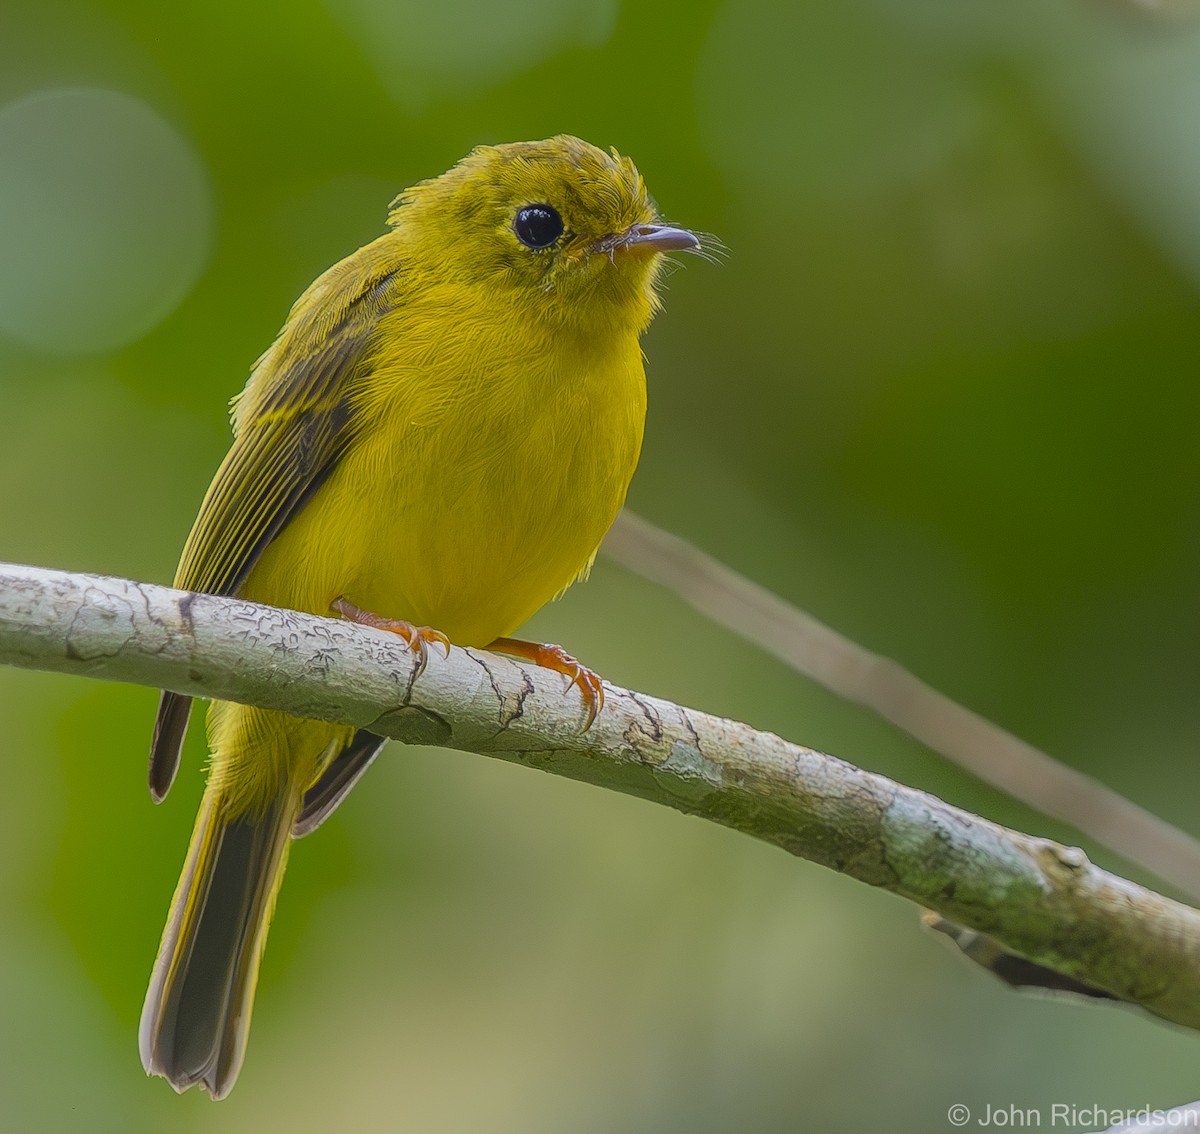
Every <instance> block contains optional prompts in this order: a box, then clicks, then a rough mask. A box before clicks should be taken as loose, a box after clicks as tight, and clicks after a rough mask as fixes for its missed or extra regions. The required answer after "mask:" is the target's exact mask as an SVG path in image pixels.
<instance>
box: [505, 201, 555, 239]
mask: <svg viewBox="0 0 1200 1134" xmlns="http://www.w3.org/2000/svg"><path fill="white" fill-rule="evenodd" d="M513 232H515V233H516V234H517V239H518V240H519V241H520V242H521V243H522V244H524V245H525V246H526V247H528V248H549V247H550V245H551V244H553V243H554V242H555V241H556V240H557V239H558V238H559V237H560V236H562V234H563V222H562V217H560V216H559V215H558V212H557V210H555V209H554V208H552V207H551V206H550V205H526V206H525V207H524V208H522V209H519V210H518V211H517V219H516V220H514V221H513Z"/></svg>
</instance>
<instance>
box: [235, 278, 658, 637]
mask: <svg viewBox="0 0 1200 1134" xmlns="http://www.w3.org/2000/svg"><path fill="white" fill-rule="evenodd" d="M468 300H469V302H467V301H468ZM639 330H640V328H639V327H637V326H636V325H631V326H630V327H629V328H628V331H627V332H624V333H622V332H620V331H618V332H617V333H614V330H613V328H612V327H611V325H609V326H605V327H603V328H602V329H601V330H600V331H596V332H593V333H586V332H584V331H583V330H581V329H579V328H571V327H566V326H561V325H559V326H556V325H553V324H548V323H537V322H533V321H531V320H529V318H528V317H527V314H526V313H523V312H521V311H519V310H516V309H515V308H514V306H513V305H512V304H511V303H510V302H496V301H495V299H494V297H491V296H489V295H488V294H487V293H480V294H478V295H474V296H464V295H463V294H462V292H461V290H459V291H455V290H452V289H445V290H439V289H437V288H429V289H427V291H426V293H425V294H424V295H423V296H422V297H421V300H420V302H419V303H415V304H412V305H409V306H406V307H405V308H403V309H400V310H397V311H395V312H393V313H391V314H390V315H388V316H386V317H385V319H384V321H383V323H382V324H381V326H380V329H379V335H378V344H379V346H378V352H377V355H376V362H375V364H374V366H373V367H372V368H371V370H370V372H369V374H368V375H367V376H366V377H365V378H364V380H363V381H362V382H361V384H360V385H359V387H358V388H357V390H356V391H355V394H354V398H353V412H354V415H355V420H356V421H357V422H359V423H360V425H359V427H358V432H357V434H356V438H355V441H354V442H353V444H352V445H351V447H350V449H349V451H348V452H347V453H346V454H345V455H344V456H343V457H342V459H341V461H340V463H339V465H338V467H337V469H336V470H335V471H334V472H333V474H332V475H331V476H330V477H329V479H328V480H327V481H326V482H325V484H324V485H323V486H322V487H321V488H320V490H319V491H318V492H317V493H316V495H315V496H314V497H313V498H312V500H311V501H310V502H309V503H308V504H307V505H306V506H305V507H304V509H303V511H302V512H301V513H300V515H298V516H297V517H296V518H294V519H293V520H292V521H291V523H290V524H289V525H288V526H287V527H286V528H285V529H284V531H283V532H282V533H281V534H280V535H279V537H278V538H277V539H276V540H275V541H274V543H273V544H272V545H271V546H270V547H269V548H268V549H267V550H266V552H265V553H264V554H263V556H262V559H261V560H260V561H259V563H258V565H257V566H256V567H255V569H254V571H253V572H252V574H251V576H250V578H249V580H248V582H247V584H246V586H245V588H244V593H245V594H246V596H247V597H250V598H255V599H258V600H260V601H263V602H269V603H274V604H277V605H283V606H288V607H292V608H294V609H301V610H310V611H312V612H314V613H326V612H328V609H329V604H330V603H331V602H332V601H333V600H334V599H335V598H337V597H339V596H340V595H345V596H346V597H348V598H349V599H350V600H351V601H352V602H354V603H355V604H356V605H358V606H360V607H362V608H364V609H366V610H370V611H372V612H374V613H376V614H380V615H383V616H385V617H390V618H402V619H405V620H407V621H410V622H413V623H416V624H418V625H429V626H433V627H436V628H437V629H439V630H442V631H443V632H444V633H446V634H447V635H448V636H449V637H450V638H451V640H453V641H454V642H456V643H458V644H461V645H486V644H487V643H488V642H490V641H492V640H493V639H495V638H497V637H501V636H506V635H509V634H511V633H512V632H513V631H514V630H515V629H516V628H517V627H518V626H519V625H520V624H521V623H522V622H523V621H525V619H526V618H528V617H529V616H530V615H531V614H532V613H533V612H534V611H535V610H537V609H538V608H539V607H540V606H542V605H543V604H544V603H546V602H547V601H549V600H550V599H551V598H553V597H554V596H555V595H557V594H558V593H559V592H561V591H562V590H563V589H564V588H566V587H567V586H569V585H570V584H571V582H572V581H574V580H575V579H576V578H577V577H579V575H580V574H581V573H583V572H585V571H586V570H587V567H588V566H589V565H590V563H591V560H592V557H593V556H594V554H595V550H596V547H597V546H598V544H599V542H600V540H601V538H602V537H603V535H604V533H605V532H606V531H607V530H608V527H609V526H610V524H611V523H612V521H613V519H614V518H615V516H616V514H617V512H618V510H619V509H620V507H621V505H622V503H623V501H624V499H625V493H626V490H627V488H628V486H629V481H630V478H631V477H632V475H633V471H634V467H635V465H636V463H637V458H638V452H639V449H640V447H641V440H642V427H643V422H644V419H645V407H646V395H645V376H644V372H643V368H642V357H641V351H640V348H639V346H638V331H639Z"/></svg>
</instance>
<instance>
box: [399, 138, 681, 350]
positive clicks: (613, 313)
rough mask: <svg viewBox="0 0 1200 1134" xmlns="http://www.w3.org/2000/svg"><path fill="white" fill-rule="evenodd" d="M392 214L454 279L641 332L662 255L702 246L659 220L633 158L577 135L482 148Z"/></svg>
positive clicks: (423, 255)
mask: <svg viewBox="0 0 1200 1134" xmlns="http://www.w3.org/2000/svg"><path fill="white" fill-rule="evenodd" d="M388 219H389V222H390V223H391V224H392V225H393V226H394V227H396V228H397V229H403V230H405V232H406V235H407V237H408V240H409V241H410V247H412V249H413V254H414V255H416V256H417V257H418V258H419V259H420V260H421V262H422V267H423V268H424V269H425V270H437V271H438V272H439V273H441V274H442V276H443V278H447V279H453V280H455V281H459V282H462V283H464V284H469V285H471V286H480V287H491V288H496V289H502V290H508V289H511V290H512V292H513V302H514V303H520V304H526V303H527V304H529V305H531V308H532V309H536V310H538V311H539V312H541V313H543V314H545V315H546V316H547V317H550V318H553V319H556V320H561V321H564V322H574V321H583V322H587V321H589V320H593V321H595V320H603V321H608V320H611V319H617V320H620V321H623V322H633V323H635V324H636V325H637V329H638V330H641V329H642V327H644V326H645V325H646V323H648V322H649V320H650V317H651V315H652V314H653V312H654V310H655V308H656V306H657V299H656V295H655V282H656V280H657V278H658V276H659V273H660V271H661V268H662V264H663V255H662V254H663V253H666V252H672V251H696V250H698V249H699V248H700V241H699V239H698V238H697V237H696V236H695V235H694V234H693V233H691V232H688V231H687V230H685V229H679V228H672V227H670V226H667V225H664V224H663V223H662V222H661V221H660V220H659V217H658V213H657V210H656V209H655V207H654V203H653V201H652V200H651V199H650V195H649V194H648V193H647V192H646V186H645V184H644V183H643V181H642V178H641V175H640V174H639V173H638V171H637V169H636V167H635V166H634V164H633V162H631V161H630V160H629V159H628V158H625V157H622V156H621V155H620V154H618V153H617V152H616V151H615V150H614V151H611V152H609V153H605V152H604V151H603V150H600V149H597V148H596V147H595V146H592V145H589V144H588V143H587V142H584V141H581V140H580V139H578V138H573V137H571V136H569V135H566V134H562V135H559V136H557V137H554V138H549V139H547V140H546V141H544V142H513V143H509V144H507V145H501V146H480V147H479V148H477V149H475V150H473V151H472V152H471V153H470V154H469V155H468V156H467V157H465V158H464V159H463V160H462V161H460V162H459V163H458V164H457V165H456V166H454V167H453V168H452V169H450V170H449V171H448V172H446V173H444V174H442V175H441V176H440V177H436V178H433V179H431V180H429V181H424V182H421V183H420V184H419V185H416V186H413V187H412V188H411V189H408V190H406V191H405V192H404V193H402V194H401V195H400V196H399V197H397V198H396V200H395V202H393V205H392V211H391V214H390V216H389V218H388Z"/></svg>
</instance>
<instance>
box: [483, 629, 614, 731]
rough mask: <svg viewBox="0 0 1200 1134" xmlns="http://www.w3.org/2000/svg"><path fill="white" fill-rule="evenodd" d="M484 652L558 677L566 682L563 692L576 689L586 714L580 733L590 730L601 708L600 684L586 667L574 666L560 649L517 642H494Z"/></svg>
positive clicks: (499, 639)
mask: <svg viewBox="0 0 1200 1134" xmlns="http://www.w3.org/2000/svg"><path fill="white" fill-rule="evenodd" d="M487 648H488V649H489V650H495V651H496V652H497V653H501V654H510V655H512V656H513V657H518V658H524V659H525V660H526V661H531V662H533V664H534V665H540V666H542V667H543V668H545V669H552V670H554V671H555V672H556V673H561V674H562V675H563V676H564V677H566V678H567V679H568V681H567V689H570V688H571V687H572V686H574V685H578V686H579V695H580V696H581V697H582V698H583V706H584V708H585V709H586V710H587V720H586V721H585V722H584V725H583V731H584V732H587V730H588V729H589V728H591V727H592V722H593V721H594V720H595V719H596V714H597V713H598V712H599V711H600V710H601V709H603V708H604V684H603V682H602V681H601V679H600V676H599V674H596V673H593V672H592V671H591V670H590V669H588V667H587V666H585V665H581V664H580V663H579V662H577V661H576V660H575V659H574V658H573V657H572V656H571V655H570V654H569V653H567V651H566V650H564V649H563V648H562V646H555V645H549V644H545V645H544V644H542V643H540V642H525V641H522V640H521V639H520V638H497V639H496V640H495V641H494V642H491V643H490V644H489V645H488V647H487Z"/></svg>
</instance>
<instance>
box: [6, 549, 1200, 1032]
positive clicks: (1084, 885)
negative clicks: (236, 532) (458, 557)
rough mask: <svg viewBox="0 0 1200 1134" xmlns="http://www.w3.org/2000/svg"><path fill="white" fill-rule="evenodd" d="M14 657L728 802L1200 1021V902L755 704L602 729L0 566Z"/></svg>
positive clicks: (643, 702) (52, 574) (517, 696)
mask: <svg viewBox="0 0 1200 1134" xmlns="http://www.w3.org/2000/svg"><path fill="white" fill-rule="evenodd" d="M0 663H7V664H10V665H19V666H23V667H26V668H32V669H43V670H52V671H56V672H60V673H73V674H81V675H85V676H90V677H99V678H105V679H107V680H112V681H126V682H136V683H139V684H143V685H151V686H162V687H164V688H168V689H173V690H176V691H178V692H180V693H188V694H192V695H195V696H200V697H212V698H218V699H221V700H234V701H244V702H247V703H250V704H255V705H261V706H264V707H266V708H272V709H280V710H283V711H286V712H290V713H294V714H296V715H299V716H304V717H316V718H319V719H322V720H330V721H340V722H343V723H347V724H352V725H356V726H358V727H362V728H369V729H370V730H371V731H372V732H377V733H380V734H382V735H386V736H390V737H394V738H395V739H397V740H401V741H405V742H409V743H420V744H437V745H442V746H445V747H450V748H457V749H462V750H465V751H469V752H477V753H480V754H482V755H485V756H493V757H498V758H500V759H503V760H508V761H511V762H513V763H518V764H524V765H527V766H529V767H534V768H540V769H542V770H544V771H548V772H554V773H556V774H558V775H563V776H568V777H570V778H572V779H576V780H582V781H585V782H588V783H593V784H597V785H599V786H601V787H606V788H609V789H611V790H615V791H621V792H625V793H627V794H629V795H636V796H640V797H641V798H644V799H649V800H652V801H654V802H656V803H663V804H666V805H668V806H670V807H674V808H676V809H677V810H679V811H683V812H685V813H687V814H691V815H699V816H703V817H704V818H707V819H711V820H713V821H714V822H717V823H722V824H724V825H725V826H728V827H732V828H734V829H736V830H739V831H744V832H746V833H747V834H750V835H754V836H755V837H757V838H760V839H764V840H766V841H767V842H770V843H773V844H775V845H776V846H779V847H782V848H783V849H784V850H786V851H788V852H789V853H791V854H795V855H799V856H801V857H803V858H807V859H810V860H811V861H813V862H818V863H821V864H822V865H824V866H828V867H831V868H833V869H835V870H839V871H841V872H843V873H845V874H849V875H850V876H852V877H854V878H858V879H859V880H860V881H863V882H866V883H868V884H870V885H873V886H878V887H880V888H882V889H885V890H890V891H891V892H893V893H895V894H899V895H902V896H903V897H906V898H909V899H911V900H912V901H914V902H918V903H919V904H920V905H922V906H924V907H927V908H929V909H932V910H935V911H937V912H938V913H940V914H941V915H942V916H943V917H945V918H947V919H949V920H950V921H953V922H955V923H956V924H958V925H961V926H965V927H967V928H969V929H973V930H976V931H978V932H981V933H984V934H987V935H988V936H990V937H992V938H994V939H995V940H996V941H998V942H999V943H1001V944H1002V945H1003V947H1004V948H1005V949H1006V950H1008V951H1011V952H1013V953H1016V954H1018V955H1019V956H1022V957H1025V958H1028V959H1029V960H1031V961H1033V962H1035V963H1037V964H1039V965H1042V966H1045V967H1046V968H1049V969H1052V970H1054V971H1055V972H1058V973H1062V974H1064V975H1066V976H1069V977H1072V978H1073V979H1075V980H1077V981H1079V982H1081V983H1082V984H1084V985H1087V986H1090V987H1093V988H1097V989H1100V990H1103V991H1105V992H1108V993H1110V994H1111V995H1112V996H1114V997H1117V998H1118V999H1121V1000H1127V1001H1130V1002H1133V1003H1136V1004H1140V1005H1141V1006H1142V1007H1144V1008H1146V1009H1147V1010H1148V1011H1150V1012H1152V1013H1154V1014H1155V1015H1157V1016H1160V1017H1162V1018H1163V1019H1166V1020H1171V1021H1174V1022H1175V1023H1179V1024H1184V1025H1186V1026H1189V1027H1193V1028H1200V913H1198V912H1197V911H1196V910H1193V909H1191V908H1189V907H1187V906H1184V905H1181V904H1180V903H1178V902H1174V901H1172V900H1170V899H1168V898H1165V897H1162V896H1161V895H1159V894H1155V893H1154V892H1153V891H1150V890H1147V889H1145V888H1143V887H1141V886H1138V885H1136V884H1134V883H1133V882H1129V881H1126V880H1125V879H1122V878H1119V877H1117V876H1115V875H1112V874H1109V873H1107V872H1106V871H1103V870H1101V869H1099V868H1098V867H1096V866H1094V865H1092V864H1091V863H1090V862H1089V861H1088V860H1087V858H1086V856H1085V855H1084V854H1083V852H1082V851H1080V850H1078V849H1075V848H1068V847H1063V846H1059V845H1058V844H1056V843H1052V842H1049V841H1047V840H1045V839H1038V838H1033V837H1031V836H1029V835H1024V834H1021V833H1019V832H1016V831H1011V830H1008V829H1006V828H1004V827H1000V826H998V825H997V824H995V823H991V822H989V821H987V820H986V819H981V818H979V817H977V816H974V815H971V814H969V813H967V812H965V811H960V810H958V809H957V808H954V807H951V806H950V805H948V804H946V803H943V802H942V801H940V800H938V799H936V798H934V797H933V796H930V795H927V794H925V793H924V792H919V791H915V790H913V789H912V788H907V787H904V786H902V785H900V784H896V783H893V782H891V781H890V780H887V779H885V778H883V777H882V776H877V775H873V774H871V773H869V772H865V771H862V770H861V769H859V768H855V767H853V766H851V765H849V764H846V763H844V762H843V761H841V760H838V759H836V758H834V757H831V756H824V755H822V754H821V753H818V752H814V751H812V750H811V749H808V748H802V747H800V746H799V745H795V744H790V743H788V742H786V741H784V740H781V739H780V738H779V737H777V736H773V735H772V734H770V733H765V732H757V731H755V730H754V729H752V728H750V727H749V726H748V725H745V724H741V723H739V722H736V721H730V720H724V719H722V718H719V717H714V716H710V715H708V714H706V713H701V712H697V711H695V710H691V709H685V708H682V707H680V706H678V705H674V704H672V703H670V702H669V701H663V700H659V699H657V698H653V697H648V696H645V695H643V694H640V693H635V692H632V691H629V690H624V689H620V688H617V687H614V686H606V687H605V707H604V709H603V711H602V712H601V713H600V714H599V716H598V717H597V718H596V721H595V723H594V724H593V726H592V727H591V729H589V730H588V731H587V732H586V733H581V732H580V729H581V726H582V723H583V720H584V709H583V706H582V704H581V702H580V700H579V697H578V694H577V693H575V692H573V691H572V692H571V693H570V695H569V696H564V695H563V678H562V677H561V675H559V674H556V673H552V672H549V671H543V670H539V669H537V668H536V667H533V666H527V665H523V664H520V663H518V662H516V661H514V660H512V659H509V658H504V657H500V656H497V655H493V654H488V653H486V652H484V651H481V650H473V649H457V648H456V649H452V650H451V651H450V656H449V657H448V658H443V657H442V656H441V655H440V653H438V652H437V651H433V652H432V656H431V657H430V659H429V664H428V666H427V667H426V669H425V671H424V673H422V674H421V675H420V676H419V677H417V676H416V662H415V659H414V657H413V655H412V653H411V652H410V651H409V650H408V649H407V647H406V646H405V645H404V644H403V643H402V642H401V641H399V640H398V639H396V638H395V637H394V636H392V635H388V634H386V633H383V632H380V631H376V630H370V629H366V628H363V627H360V626H356V625H354V624H352V623H349V622H342V621H335V620H332V619H328V618H317V617H314V616H312V615H307V614H298V613H295V612H292V611H285V610H277V609H274V608H272V607H264V606H258V605H255V604H253V603H248V602H242V601H240V600H237V599H228V598H215V597H213V596H208V595H193V594H189V593H186V592H182V591H175V590H171V589H169V588H166V587H158V586H152V585H149V584H142V583H135V582H131V581H128V580H124V579H111V578H103V577H99V576H94V575H74V574H68V573H65V572H61V571H50V570H44V569H40V568H33V567H17V566H4V565H0Z"/></svg>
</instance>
